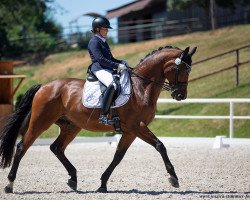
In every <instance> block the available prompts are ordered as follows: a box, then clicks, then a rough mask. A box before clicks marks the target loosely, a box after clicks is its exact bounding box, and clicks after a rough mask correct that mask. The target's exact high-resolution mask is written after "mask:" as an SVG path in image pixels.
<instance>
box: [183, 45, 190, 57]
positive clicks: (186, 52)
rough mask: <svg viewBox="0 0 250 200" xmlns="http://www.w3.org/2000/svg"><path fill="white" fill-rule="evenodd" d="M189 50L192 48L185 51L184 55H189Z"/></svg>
mask: <svg viewBox="0 0 250 200" xmlns="http://www.w3.org/2000/svg"><path fill="white" fill-rule="evenodd" d="M189 48H190V47H187V48H186V49H185V50H184V55H187V54H188V52H189Z"/></svg>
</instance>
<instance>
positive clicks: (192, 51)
mask: <svg viewBox="0 0 250 200" xmlns="http://www.w3.org/2000/svg"><path fill="white" fill-rule="evenodd" d="M196 49H197V47H194V48H193V49H192V50H191V51H190V53H189V55H190V57H192V56H193V55H194V53H195V52H196Z"/></svg>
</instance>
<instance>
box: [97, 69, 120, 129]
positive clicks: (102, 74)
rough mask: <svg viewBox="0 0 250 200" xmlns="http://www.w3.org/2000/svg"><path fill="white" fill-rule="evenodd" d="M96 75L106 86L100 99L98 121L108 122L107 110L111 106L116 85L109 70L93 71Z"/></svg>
mask: <svg viewBox="0 0 250 200" xmlns="http://www.w3.org/2000/svg"><path fill="white" fill-rule="evenodd" d="M94 74H95V75H96V77H97V78H98V79H99V80H100V81H101V82H102V83H103V84H104V85H106V86H107V87H108V88H107V90H106V91H105V93H104V97H103V101H102V107H101V115H100V118H99V120H100V122H102V123H104V124H109V123H108V111H109V108H110V106H111V103H112V100H113V97H114V94H115V89H116V85H115V83H114V79H113V76H112V74H111V73H110V72H108V71H106V70H99V71H96V72H94Z"/></svg>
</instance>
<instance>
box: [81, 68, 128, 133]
mask: <svg viewBox="0 0 250 200" xmlns="http://www.w3.org/2000/svg"><path fill="white" fill-rule="evenodd" d="M113 77H114V81H115V83H116V85H117V89H116V91H115V94H114V97H113V99H112V103H111V107H110V121H109V122H110V123H109V124H111V125H113V126H114V127H115V129H116V131H119V129H120V121H119V116H118V112H117V111H116V108H118V107H120V106H122V105H124V104H126V103H127V101H128V100H129V98H130V95H131V80H130V76H129V73H128V72H126V71H124V72H122V73H121V74H113ZM106 89H107V87H106V86H105V85H104V84H103V83H102V82H100V81H99V80H98V78H97V77H96V76H95V75H94V73H93V72H92V71H91V70H90V68H89V69H88V74H87V80H86V83H85V86H84V90H83V97H82V102H83V105H84V106H85V107H87V108H101V105H102V101H103V97H104V94H105V91H106Z"/></svg>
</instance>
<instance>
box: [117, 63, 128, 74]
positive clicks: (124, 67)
mask: <svg viewBox="0 0 250 200" xmlns="http://www.w3.org/2000/svg"><path fill="white" fill-rule="evenodd" d="M125 69H127V67H126V65H124V64H122V63H121V64H119V65H118V68H117V71H118V72H122V71H123V70H125Z"/></svg>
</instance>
